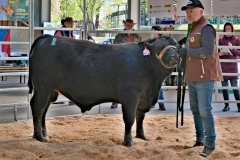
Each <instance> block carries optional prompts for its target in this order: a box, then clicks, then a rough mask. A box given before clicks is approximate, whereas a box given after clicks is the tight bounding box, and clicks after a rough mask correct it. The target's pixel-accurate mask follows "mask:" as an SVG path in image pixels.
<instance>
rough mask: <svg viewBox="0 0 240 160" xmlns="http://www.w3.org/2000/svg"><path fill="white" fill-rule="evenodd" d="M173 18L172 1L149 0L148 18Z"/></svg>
mask: <svg viewBox="0 0 240 160" xmlns="http://www.w3.org/2000/svg"><path fill="white" fill-rule="evenodd" d="M151 17H157V18H172V17H173V1H172V0H148V18H151Z"/></svg>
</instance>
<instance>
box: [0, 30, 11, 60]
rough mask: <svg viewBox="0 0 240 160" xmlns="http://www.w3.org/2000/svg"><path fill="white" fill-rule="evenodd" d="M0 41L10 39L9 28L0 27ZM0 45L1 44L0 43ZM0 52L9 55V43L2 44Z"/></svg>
mask: <svg viewBox="0 0 240 160" xmlns="http://www.w3.org/2000/svg"><path fill="white" fill-rule="evenodd" d="M0 41H10V30H9V29H0ZM0 45H1V44H0ZM0 48H2V49H1V51H0V52H6V53H7V54H8V56H9V57H10V45H9V44H2V45H1V47H0Z"/></svg>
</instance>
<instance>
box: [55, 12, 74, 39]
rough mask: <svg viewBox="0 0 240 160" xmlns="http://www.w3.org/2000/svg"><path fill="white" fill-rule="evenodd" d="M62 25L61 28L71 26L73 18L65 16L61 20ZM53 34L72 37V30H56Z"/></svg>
mask: <svg viewBox="0 0 240 160" xmlns="http://www.w3.org/2000/svg"><path fill="white" fill-rule="evenodd" d="M61 24H62V27H61V28H73V19H72V17H67V18H65V19H63V20H61ZM54 36H65V37H69V38H73V32H72V31H60V30H58V31H56V32H55V33H54Z"/></svg>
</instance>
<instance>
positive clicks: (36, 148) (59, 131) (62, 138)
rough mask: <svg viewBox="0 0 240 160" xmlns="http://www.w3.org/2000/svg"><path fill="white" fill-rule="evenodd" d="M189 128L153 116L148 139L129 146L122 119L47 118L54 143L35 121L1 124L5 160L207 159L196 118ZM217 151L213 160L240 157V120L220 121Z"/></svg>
mask: <svg viewBox="0 0 240 160" xmlns="http://www.w3.org/2000/svg"><path fill="white" fill-rule="evenodd" d="M184 120H185V122H184V125H183V126H179V128H176V116H175V115H173V114H165V115H147V116H146V118H145V121H144V129H145V135H146V137H147V138H148V140H147V141H144V140H141V139H137V138H135V135H136V134H135V131H136V129H135V125H134V126H133V130H132V135H133V137H134V138H133V141H134V145H133V147H131V148H127V147H124V146H123V145H122V144H121V143H122V140H123V135H124V123H123V121H122V115H121V114H117V115H113V114H109V115H107V114H101V115H100V114H99V115H81V116H74V117H63V118H55V119H47V131H48V137H47V139H48V141H47V142H46V143H42V142H38V141H37V140H35V139H33V138H32V135H33V124H32V121H25V122H13V123H5V124H0V159H1V160H19V159H24V160H37V159H44V160H45V159H46V160H59V159H62V160H68V159H69V160H70V159H71V160H79V159H103V160H104V159H105V160H109V159H111V160H123V159H131V160H139V159H150V160H159V159H166V160H174V159H185V160H186V159H189V160H193V159H194V160H195V159H206V158H203V157H201V156H199V153H200V152H201V151H202V149H203V147H195V148H192V147H191V146H192V145H193V144H194V142H195V130H194V124H193V119H192V116H190V115H186V116H185V118H184ZM215 121H216V131H217V147H216V150H215V151H214V152H213V153H212V154H211V155H210V156H209V157H208V158H207V159H223V160H226V159H233V160H234V159H235V160H237V159H240V136H239V133H240V123H239V122H240V117H215Z"/></svg>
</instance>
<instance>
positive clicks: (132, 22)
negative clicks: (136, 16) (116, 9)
mask: <svg viewBox="0 0 240 160" xmlns="http://www.w3.org/2000/svg"><path fill="white" fill-rule="evenodd" d="M123 23H124V24H131V25H135V24H137V23H134V21H133V20H132V19H126V21H124V20H123Z"/></svg>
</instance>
